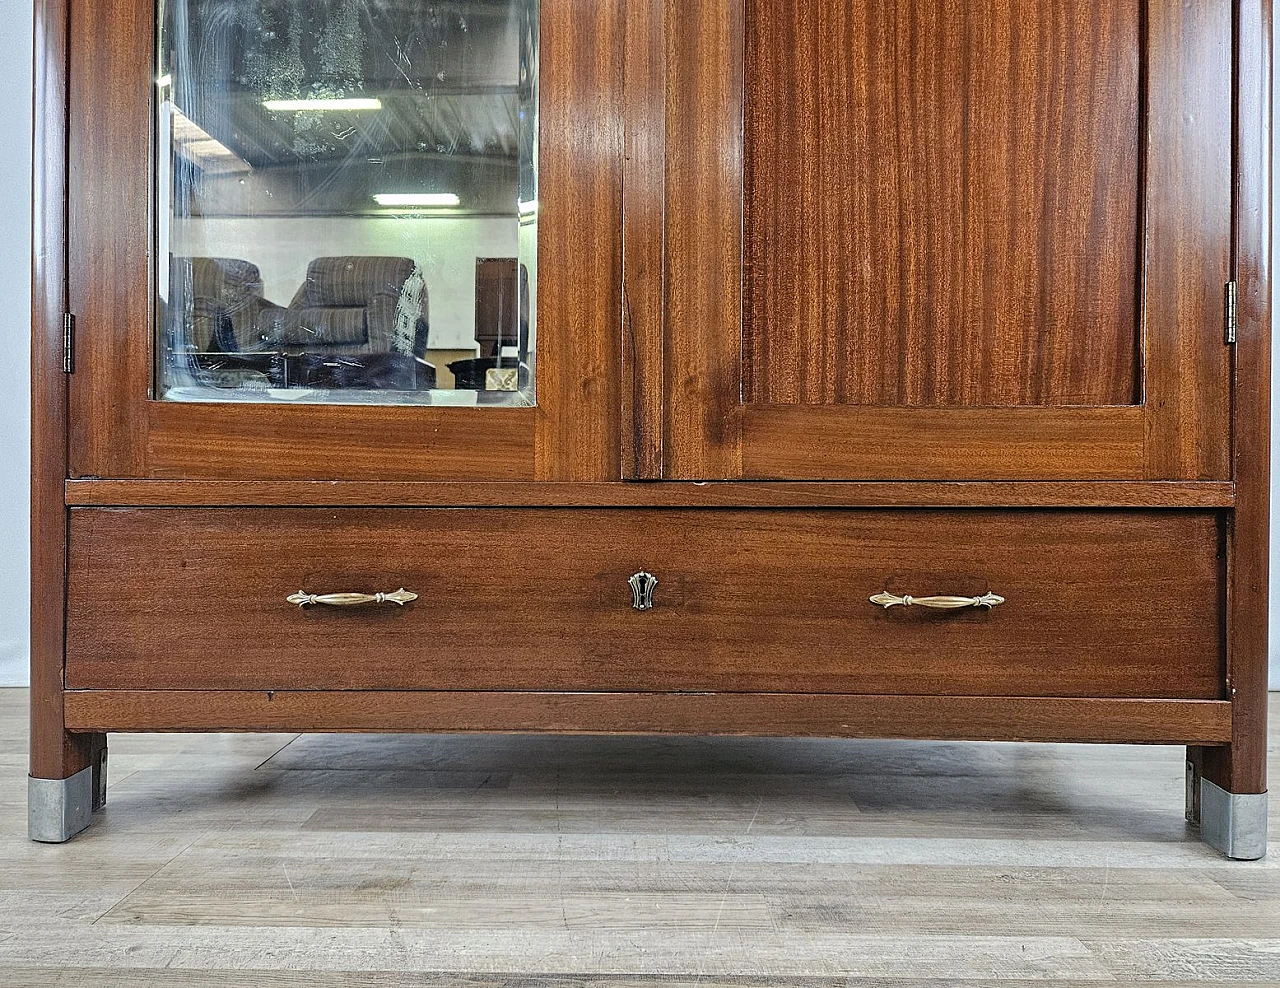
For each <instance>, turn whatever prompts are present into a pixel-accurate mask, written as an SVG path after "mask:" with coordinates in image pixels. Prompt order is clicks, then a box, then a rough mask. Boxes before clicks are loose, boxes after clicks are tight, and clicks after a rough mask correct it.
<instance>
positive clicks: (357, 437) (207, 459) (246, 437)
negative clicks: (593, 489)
mask: <svg viewBox="0 0 1280 988" xmlns="http://www.w3.org/2000/svg"><path fill="white" fill-rule="evenodd" d="M137 412H138V414H139V415H141V416H143V417H144V421H146V422H147V431H146V438H147V468H146V471H145V475H146V476H149V477H153V478H157V479H165V478H168V479H174V480H185V479H204V480H322V481H323V480H348V481H350V480H365V481H368V480H373V479H380V480H387V481H397V480H400V481H405V480H409V481H413V480H455V481H456V480H464V479H479V478H483V479H487V480H507V481H529V480H532V479H533V476H534V462H535V456H534V445H535V442H536V422H535V419H536V417H537V414H536V412H535V410H534V409H531V408H456V407H454V408H397V407H395V406H390V405H380V406H363V407H355V406H349V405H346V406H344V405H311V406H307V407H302V406H298V405H247V404H236V405H226V404H188V403H184V402H169V401H149V402H140V403H139V405H138V408H137ZM141 475H143V474H139V476H141Z"/></svg>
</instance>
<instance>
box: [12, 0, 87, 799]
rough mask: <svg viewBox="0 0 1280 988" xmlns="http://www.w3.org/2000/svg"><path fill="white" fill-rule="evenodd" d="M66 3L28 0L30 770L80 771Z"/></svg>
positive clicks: (46, 774) (83, 762) (83, 747)
mask: <svg viewBox="0 0 1280 988" xmlns="http://www.w3.org/2000/svg"><path fill="white" fill-rule="evenodd" d="M68 17H69V13H68V8H67V4H66V3H65V2H63V0H46V2H43V3H37V4H36V5H35V21H34V27H35V30H34V44H35V49H34V50H35V78H34V96H35V114H34V119H33V126H34V129H33V135H32V138H33V140H32V146H33V147H34V149H35V153H34V156H33V164H34V167H33V171H32V223H31V236H32V254H31V589H32V593H31V752H30V765H29V771H30V774H31V775H32V776H34V777H36V778H41V779H65V778H67V777H69V776H72V775H74V774H75V773H77V772H79V771H81V770H82V769H84V768H87V767H88V765H89V763H90V761H91V759H92V755H93V750H94V748H95V746H96V745H97V744H99V743H100V742H101V739H100V738H94V737H90V736H85V735H79V736H77V735H70V734H67V733H66V731H65V730H64V719H63V713H64V712H63V706H62V663H63V655H64V646H65V638H64V624H63V622H64V604H65V601H66V562H67V511H66V508H65V507H64V506H63V503H62V501H63V496H62V494H63V484H64V483H65V482H66V476H67V379H66V376H65V375H64V374H63V373H62V314H63V313H64V312H65V311H67V208H66V202H67V171H66V168H67V99H68V96H67V69H66V64H67V63H66V57H67V21H68Z"/></svg>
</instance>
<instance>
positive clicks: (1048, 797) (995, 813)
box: [0, 690, 1280, 988]
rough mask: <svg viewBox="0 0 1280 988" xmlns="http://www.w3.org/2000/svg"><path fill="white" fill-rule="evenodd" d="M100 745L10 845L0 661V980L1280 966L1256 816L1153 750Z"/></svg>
mask: <svg viewBox="0 0 1280 988" xmlns="http://www.w3.org/2000/svg"><path fill="white" fill-rule="evenodd" d="M1277 699H1280V697H1278V698H1277ZM1278 723H1280V703H1277V702H1273V706H1272V724H1273V725H1277V724H1278ZM1277 740H1280V732H1278V731H1277V730H1276V729H1275V728H1274V727H1273V732H1272V746H1271V748H1272V759H1271V765H1272V766H1273V768H1272V786H1271V789H1272V792H1273V793H1277V794H1280V784H1277V783H1280V772H1277V770H1276V767H1277V766H1280V744H1277ZM111 759H112V760H111V792H110V805H109V807H108V809H107V810H106V811H105V813H103V814H101V815H100V816H98V817H97V818H96V820H95V823H94V826H93V828H92V830H90V831H89V832H88V833H86V834H84V835H82V836H81V837H79V838H77V839H76V840H74V841H72V842H71V843H69V844H67V845H63V846H60V847H52V846H41V845H36V844H31V843H29V842H28V841H27V840H26V837H25V832H26V789H25V771H26V768H25V767H26V693H25V691H21V690H0V985H2V986H4V988H19V986H27V985H42V986H43V985H60V986H95V988H100V986H101V988H104V986H116V985H120V986H134V985H139V986H191V985H199V986H209V988H213V986H219V988H276V986H282V985H308V986H325V988H331V986H339V985H358V986H362V988H375V986H376V988H400V986H409V985H461V986H467V988H481V986H497V985H504V986H524V988H553V986H554V988H561V986H563V988H569V986H593V988H633V986H642V985H643V986H658V985H661V986H663V988H684V986H693V985H699V986H704V988H706V986H712V988H714V986H719V985H761V986H764V985H770V986H773V985H782V986H787V985H795V986H806V988H837V986H855V985H864V986H870V985H911V986H932V988H939V986H944V985H945V986H957V988H958V986H970V988H971V986H976V985H985V984H991V983H994V982H996V981H997V980H998V981H1000V983H1001V984H1003V985H1015V986H1016V985H1033V984H1034V985H1037V986H1049V985H1056V986H1067V985H1076V986H1078V985H1092V984H1095V983H1099V982H1112V983H1119V984H1135V983H1141V984H1143V985H1145V986H1147V988H1152V986H1159V985H1173V984H1192V983H1194V984H1200V985H1205V984H1210V985H1212V984H1222V985H1226V984H1230V985H1232V986H1235V988H1241V986H1247V985H1271V986H1275V985H1280V846H1277V847H1275V848H1274V849H1273V851H1272V857H1271V858H1270V859H1269V860H1268V861H1264V862H1258V863H1252V864H1244V863H1232V862H1228V861H1225V860H1223V859H1222V858H1220V857H1219V856H1218V855H1217V854H1216V853H1215V852H1214V851H1211V850H1209V849H1208V848H1206V847H1204V846H1203V845H1201V844H1200V843H1198V842H1197V841H1196V839H1195V836H1194V834H1193V833H1192V832H1190V831H1188V829H1187V828H1186V826H1185V825H1184V824H1183V822H1182V818H1181V810H1182V797H1183V782H1182V772H1183V767H1182V766H1183V762H1182V753H1181V751H1180V750H1179V749H1175V748H1127V747H1126V748H1089V747H1079V746H1072V745H1039V746H1020V747H1019V746H1009V745H962V744H949V743H903V742H896V743H880V742H834V741H822V742H818V741H786V740H783V741H778V740H708V739H680V740H671V739H642V738H517V737H470V738H464V737H436V738H431V737H381V736H379V737H335V736H302V737H293V736H288V735H257V736H228V735H218V736H204V737H201V736H159V737H141V736H118V737H113V738H112V739H111ZM1271 819H1272V827H1271V834H1272V839H1273V840H1275V839H1276V838H1277V837H1278V836H1280V827H1277V822H1280V798H1277V797H1275V796H1273V798H1272V804H1271Z"/></svg>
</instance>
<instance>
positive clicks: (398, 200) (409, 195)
mask: <svg viewBox="0 0 1280 988" xmlns="http://www.w3.org/2000/svg"><path fill="white" fill-rule="evenodd" d="M373 198H374V200H375V201H376V202H377V204H378V205H379V206H436V207H439V206H456V205H458V203H460V202H461V201H462V200H461V199H459V198H458V197H457V196H456V195H454V194H453V193H452V192H381V193H379V194H378V195H376V196H374V197H373Z"/></svg>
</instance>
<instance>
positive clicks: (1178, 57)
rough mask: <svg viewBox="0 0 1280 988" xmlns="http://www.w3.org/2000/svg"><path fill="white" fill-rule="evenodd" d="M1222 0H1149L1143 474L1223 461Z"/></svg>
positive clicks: (1224, 468)
mask: <svg viewBox="0 0 1280 988" xmlns="http://www.w3.org/2000/svg"><path fill="white" fill-rule="evenodd" d="M1232 7H1233V4H1232V2H1231V0H1201V2H1197V3H1173V2H1160V3H1149V4H1148V9H1147V20H1148V32H1149V48H1150V53H1151V55H1150V64H1149V67H1148V71H1147V89H1148V97H1147V100H1148V120H1149V124H1148V131H1147V165H1146V171H1147V203H1146V209H1147V222H1146V255H1145V259H1146V291H1145V334H1144V340H1145V343H1144V349H1145V352H1146V395H1145V397H1146V403H1147V408H1148V419H1147V430H1148V433H1147V444H1146V454H1147V470H1146V475H1147V476H1148V477H1153V478H1154V477H1161V478H1166V479H1170V480H1179V479H1187V480H1193V479H1206V480H1207V479H1219V478H1223V477H1227V476H1229V475H1230V472H1231V464H1230V435H1231V353H1230V348H1228V347H1227V346H1226V345H1225V337H1224V329H1223V312H1222V310H1223V288H1224V286H1225V284H1226V282H1227V281H1228V280H1229V279H1230V278H1231V225H1232V224H1231V216H1232V168H1231V156H1230V155H1229V154H1228V153H1227V149H1228V148H1230V147H1232V141H1233V135H1232V114H1231V113H1229V112H1227V110H1226V108H1227V107H1229V106H1231V104H1232V95H1233V94H1232V79H1233V75H1234V73H1233V65H1232V42H1231V39H1232V26H1233V25H1232Z"/></svg>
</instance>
